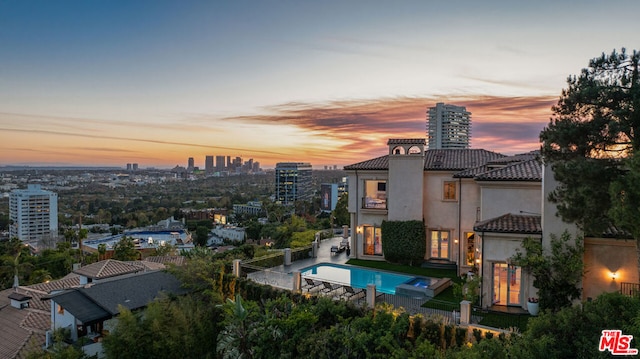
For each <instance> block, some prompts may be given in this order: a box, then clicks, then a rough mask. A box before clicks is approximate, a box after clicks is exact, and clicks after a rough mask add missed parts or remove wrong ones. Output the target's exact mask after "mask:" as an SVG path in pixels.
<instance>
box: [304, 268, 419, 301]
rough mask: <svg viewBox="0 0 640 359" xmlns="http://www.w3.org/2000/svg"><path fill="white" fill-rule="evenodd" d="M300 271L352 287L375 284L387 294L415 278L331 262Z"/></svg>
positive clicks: (317, 278)
mask: <svg viewBox="0 0 640 359" xmlns="http://www.w3.org/2000/svg"><path fill="white" fill-rule="evenodd" d="M300 272H301V273H300V274H301V275H302V276H303V277H309V278H312V279H316V280H326V281H329V282H334V283H340V284H346V285H350V286H352V287H354V288H366V287H367V285H368V284H375V286H376V291H378V292H382V293H387V294H396V287H397V286H398V285H400V284H404V283H407V282H409V281H412V280H414V279H416V277H413V276H409V275H403V274H396V273H391V272H382V271H377V270H375V269H367V268H361V267H354V266H348V265H341V264H332V263H321V264H316V265H314V266H311V267H307V268H304V269H302V270H301V271H300Z"/></svg>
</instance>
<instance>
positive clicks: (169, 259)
mask: <svg viewBox="0 0 640 359" xmlns="http://www.w3.org/2000/svg"><path fill="white" fill-rule="evenodd" d="M142 262H154V263H162V264H164V265H167V264H173V265H177V266H178V267H179V266H182V265H184V264H185V263H186V258H185V257H184V256H154V257H147V258H145V259H144V260H143V261H142Z"/></svg>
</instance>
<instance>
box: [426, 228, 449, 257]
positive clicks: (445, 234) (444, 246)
mask: <svg viewBox="0 0 640 359" xmlns="http://www.w3.org/2000/svg"><path fill="white" fill-rule="evenodd" d="M430 247H431V258H442V259H449V231H431V246H430Z"/></svg>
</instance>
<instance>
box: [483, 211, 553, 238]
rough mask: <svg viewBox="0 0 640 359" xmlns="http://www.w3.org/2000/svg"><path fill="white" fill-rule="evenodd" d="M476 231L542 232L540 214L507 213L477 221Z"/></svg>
mask: <svg viewBox="0 0 640 359" xmlns="http://www.w3.org/2000/svg"><path fill="white" fill-rule="evenodd" d="M473 230H474V231H476V232H492V233H522V234H542V220H541V217H540V216H532V215H521V214H512V213H507V214H505V215H502V216H500V217H496V218H491V219H487V220H484V221H481V222H477V223H476V224H475V225H474V226H473Z"/></svg>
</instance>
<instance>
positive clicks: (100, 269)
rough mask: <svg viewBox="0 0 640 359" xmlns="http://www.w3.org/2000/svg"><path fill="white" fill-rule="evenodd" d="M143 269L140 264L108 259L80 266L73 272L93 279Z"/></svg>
mask: <svg viewBox="0 0 640 359" xmlns="http://www.w3.org/2000/svg"><path fill="white" fill-rule="evenodd" d="M142 270H144V268H143V267H142V266H140V265H135V264H131V263H126V262H121V261H118V260H115V259H107V260H104V261H100V262H96V263H92V264H89V265H86V266H84V267H80V268H78V269H76V270H74V271H73V273H76V274H79V275H82V276H85V277H87V278H92V279H104V278H110V277H115V276H119V275H123V274H129V273H136V272H140V271H142Z"/></svg>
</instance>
